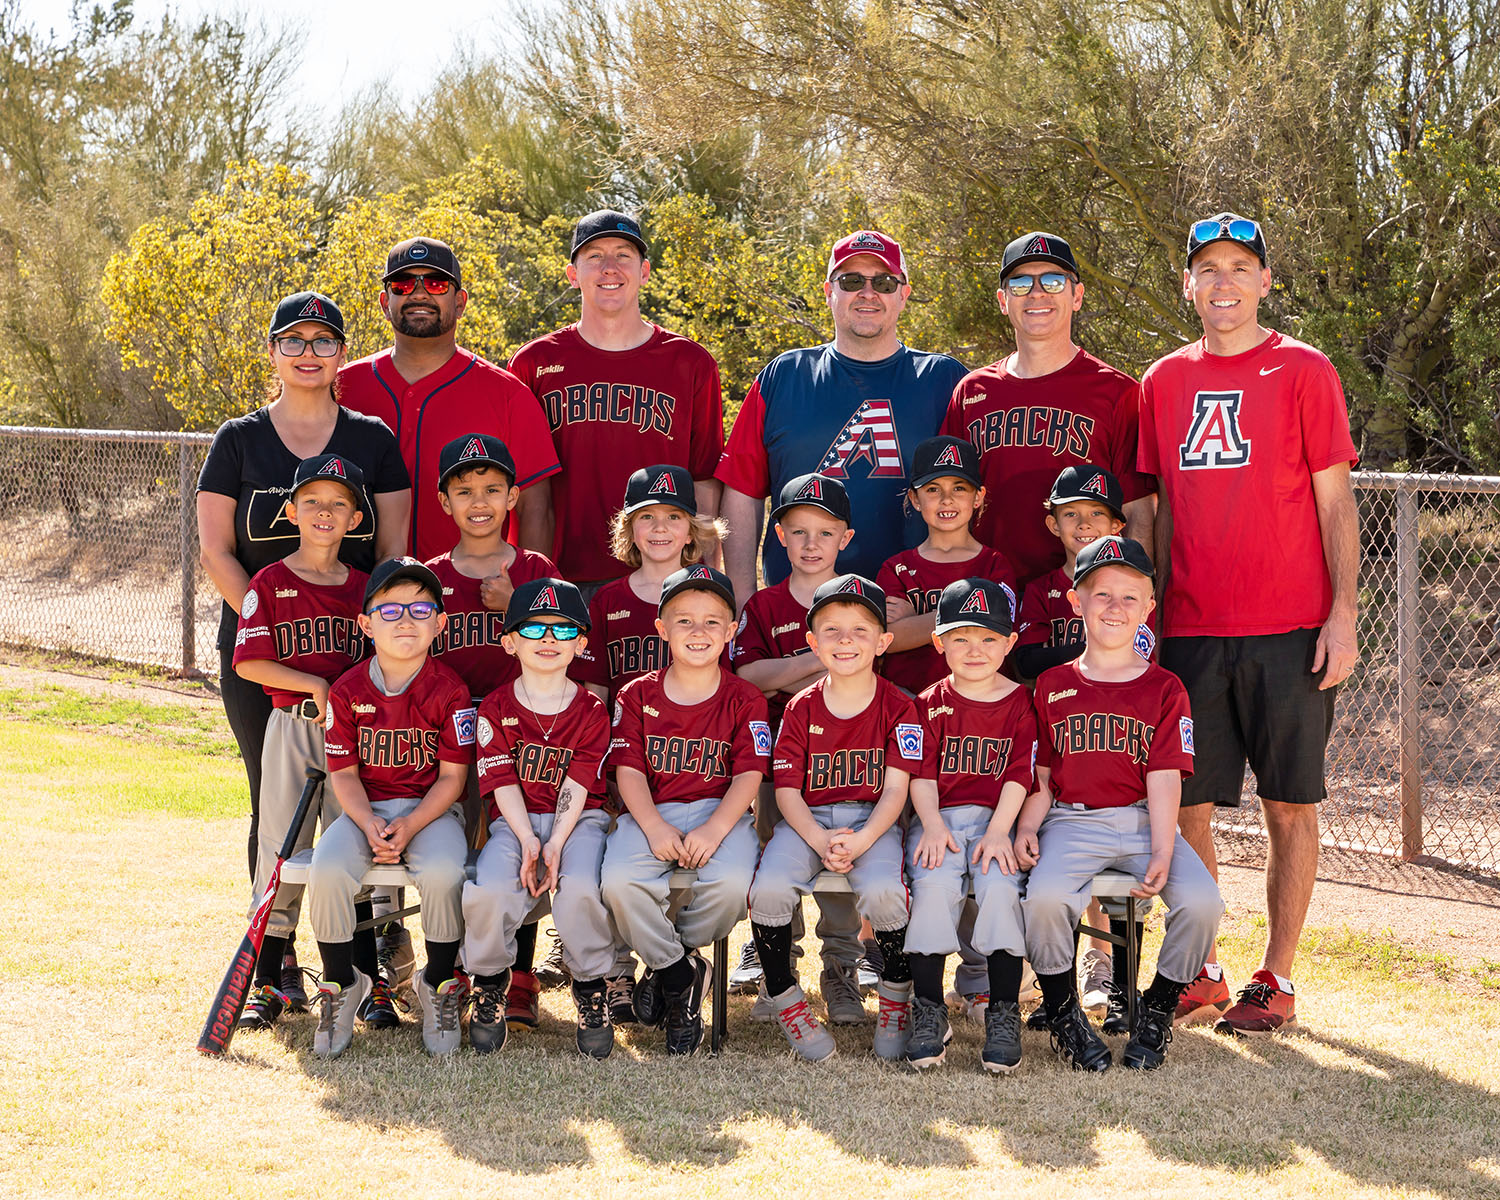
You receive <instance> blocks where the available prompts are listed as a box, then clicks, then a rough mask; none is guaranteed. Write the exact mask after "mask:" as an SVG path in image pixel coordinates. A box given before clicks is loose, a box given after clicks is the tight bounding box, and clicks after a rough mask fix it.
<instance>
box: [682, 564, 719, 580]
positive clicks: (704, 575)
mask: <svg viewBox="0 0 1500 1200" xmlns="http://www.w3.org/2000/svg"><path fill="white" fill-rule="evenodd" d="M687 577H688V578H689V579H712V578H713V576H712V575H710V574H709V573H708V568H707V567H704V566H697V567H693V568H692V569H691V570H689V571H688V574H687Z"/></svg>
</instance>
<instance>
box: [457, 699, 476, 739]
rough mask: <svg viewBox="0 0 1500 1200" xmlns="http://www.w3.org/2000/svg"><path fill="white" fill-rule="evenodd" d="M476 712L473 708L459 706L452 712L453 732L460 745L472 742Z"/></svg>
mask: <svg viewBox="0 0 1500 1200" xmlns="http://www.w3.org/2000/svg"><path fill="white" fill-rule="evenodd" d="M477 712H478V710H477V709H474V708H460V709H457V710H455V712H454V713H453V732H454V734H455V735H457V737H458V744H459V745H460V746H472V745H473V744H474V717H475V714H476V713H477Z"/></svg>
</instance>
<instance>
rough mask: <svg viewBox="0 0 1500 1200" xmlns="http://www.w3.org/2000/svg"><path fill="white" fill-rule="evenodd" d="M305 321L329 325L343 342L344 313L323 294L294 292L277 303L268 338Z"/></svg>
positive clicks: (272, 315)
mask: <svg viewBox="0 0 1500 1200" xmlns="http://www.w3.org/2000/svg"><path fill="white" fill-rule="evenodd" d="M303 321H317V322H318V323H319V324H320V325H327V326H328V328H329V329H331V330H333V332H334V333H335V334H337V335H338V337H339V340H340V341H342V340H343V337H344V314H343V311H342V310H341V309H340V308H339V306H338V305H337V304H335V303H334V302H333V301H332V300H331V299H330V298H329V297H327V296H325V295H323V293H322V292H293V293H292V294H291V295H290V296H283V297H282V298H281V299H280V300H279V301H277V303H276V311H275V312H274V313H272V314H271V328H270V331H269V332H268V333H267V334H266V336H267V337H268V338H273V337H275V336H276V335H277V334H278V333H281V332H282V331H283V330H287V329H290V328H291V327H292V326H293V325H298V324H301V323H302V322H303Z"/></svg>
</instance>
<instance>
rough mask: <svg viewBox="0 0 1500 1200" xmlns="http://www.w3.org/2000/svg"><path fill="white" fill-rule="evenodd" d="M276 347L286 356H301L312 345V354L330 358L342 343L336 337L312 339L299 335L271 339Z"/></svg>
mask: <svg viewBox="0 0 1500 1200" xmlns="http://www.w3.org/2000/svg"><path fill="white" fill-rule="evenodd" d="M273 340H274V342H275V344H276V349H278V350H280V351H281V353H282V355H283V356H284V357H286V358H301V357H302V355H304V354H305V353H307V348H308V347H309V346H311V347H312V352H313V354H314V355H315V356H316V357H318V358H332V357H333V356H334V355H335V354H337V353H338V352H339V348H340V347H341V346H342V345H343V344H344V343H343V342H342V341H340V340H339V339H338V338H336V337H315V338H312V339H308V338H299V337H284V338H275V339H273Z"/></svg>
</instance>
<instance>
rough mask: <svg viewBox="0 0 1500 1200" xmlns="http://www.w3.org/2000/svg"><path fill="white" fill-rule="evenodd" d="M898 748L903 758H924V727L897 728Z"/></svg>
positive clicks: (903, 725)
mask: <svg viewBox="0 0 1500 1200" xmlns="http://www.w3.org/2000/svg"><path fill="white" fill-rule="evenodd" d="M896 747H897V748H898V749H899V750H900V751H901V757H902V758H913V759H915V758H921V757H922V727H921V726H920V725H906V724H901V725H897V726H896Z"/></svg>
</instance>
